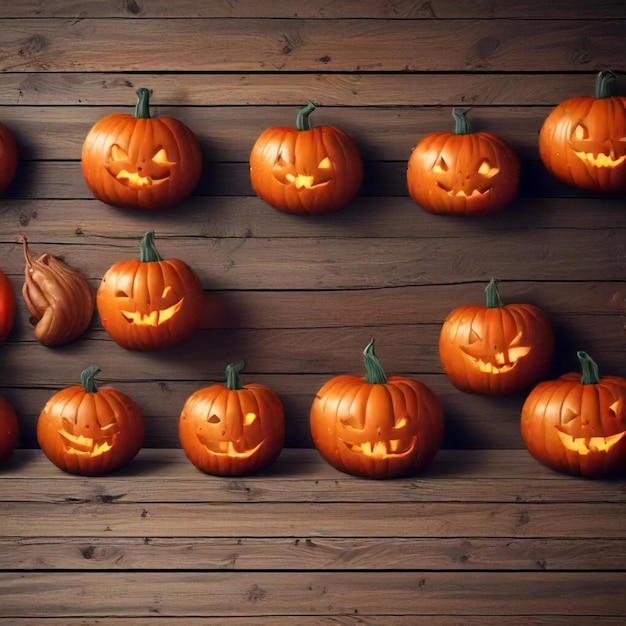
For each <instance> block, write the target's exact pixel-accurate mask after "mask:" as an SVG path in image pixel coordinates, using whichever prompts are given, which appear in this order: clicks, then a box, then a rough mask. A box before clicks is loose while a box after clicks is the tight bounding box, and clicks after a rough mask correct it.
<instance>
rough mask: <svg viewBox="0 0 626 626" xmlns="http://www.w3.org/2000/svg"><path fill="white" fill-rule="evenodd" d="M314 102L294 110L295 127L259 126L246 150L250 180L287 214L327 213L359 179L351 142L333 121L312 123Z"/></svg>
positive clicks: (360, 165) (345, 199)
mask: <svg viewBox="0 0 626 626" xmlns="http://www.w3.org/2000/svg"><path fill="white" fill-rule="evenodd" d="M314 109H315V105H313V104H312V103H309V104H308V105H307V106H305V107H304V108H302V109H301V110H300V111H299V112H298V116H297V119H296V127H295V128H290V127H284V126H275V127H271V128H268V129H267V130H265V131H264V132H263V133H261V135H260V136H259V138H258V139H257V140H256V142H255V144H254V146H253V147H252V151H251V153H250V182H251V183H252V188H253V189H254V191H255V193H256V194H257V195H258V196H259V197H260V198H262V199H263V200H264V201H265V202H267V203H268V204H269V205H271V206H273V207H274V208H275V209H278V210H280V211H286V212H288V213H310V214H318V213H327V212H329V211H336V210H338V209H340V208H342V207H344V206H345V205H346V204H348V203H349V202H351V201H352V200H353V198H354V197H355V196H356V194H357V192H358V190H359V188H360V186H361V182H362V180H363V162H362V159H361V154H360V152H359V149H358V147H357V145H356V144H355V143H354V141H353V140H352V139H351V138H350V137H349V136H348V135H347V134H346V133H345V132H343V131H342V130H340V129H339V128H336V127H335V126H318V127H316V128H313V127H312V126H311V122H310V119H309V116H310V114H311V112H312V111H313V110H314Z"/></svg>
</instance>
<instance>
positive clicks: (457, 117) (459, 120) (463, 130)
mask: <svg viewBox="0 0 626 626" xmlns="http://www.w3.org/2000/svg"><path fill="white" fill-rule="evenodd" d="M468 110H469V109H457V108H454V109H452V117H454V134H455V135H471V134H472V126H471V124H470V122H469V120H468V119H467V117H465V113H466V112H467V111H468Z"/></svg>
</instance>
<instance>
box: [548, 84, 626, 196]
mask: <svg viewBox="0 0 626 626" xmlns="http://www.w3.org/2000/svg"><path fill="white" fill-rule="evenodd" d="M615 78H616V77H615V75H614V74H613V73H612V72H599V73H598V75H597V78H596V86H595V94H594V96H576V97H573V98H569V99H567V100H565V101H564V102H561V103H560V104H559V105H558V106H556V107H555V108H554V110H553V111H552V112H551V113H550V114H549V115H548V117H547V118H546V119H545V121H544V123H543V125H542V127H541V131H540V133H539V153H540V155H541V159H542V161H543V163H544V165H545V167H546V169H547V170H548V171H549V172H550V173H551V174H552V175H553V176H555V177H556V178H558V179H559V180H561V181H562V182H564V183H566V184H568V185H572V186H573V187H578V188H580V189H586V190H591V191H606V192H624V191H626V98H622V97H619V96H611V94H610V85H611V83H612V82H613V81H614V80H615Z"/></svg>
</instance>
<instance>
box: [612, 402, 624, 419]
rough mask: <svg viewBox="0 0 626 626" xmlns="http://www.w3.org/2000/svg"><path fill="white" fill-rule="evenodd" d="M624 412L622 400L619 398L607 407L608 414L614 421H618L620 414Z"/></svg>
mask: <svg viewBox="0 0 626 626" xmlns="http://www.w3.org/2000/svg"><path fill="white" fill-rule="evenodd" d="M623 410H624V400H623V399H622V398H619V399H617V400H615V402H613V404H612V405H611V406H610V407H609V412H610V413H611V414H612V416H613V417H614V418H616V419H620V418H621V417H622V412H623Z"/></svg>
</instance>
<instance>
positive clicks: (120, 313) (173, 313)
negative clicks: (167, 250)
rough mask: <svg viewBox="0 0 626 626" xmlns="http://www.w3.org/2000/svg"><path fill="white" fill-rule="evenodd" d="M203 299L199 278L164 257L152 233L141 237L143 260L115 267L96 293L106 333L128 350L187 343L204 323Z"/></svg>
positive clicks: (173, 260)
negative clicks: (202, 320) (202, 322)
mask: <svg viewBox="0 0 626 626" xmlns="http://www.w3.org/2000/svg"><path fill="white" fill-rule="evenodd" d="M203 300H204V292H203V289H202V285H201V284H200V279H199V278H198V277H197V276H196V274H195V273H194V271H193V270H192V269H191V268H190V267H189V265H187V264H186V263H185V262H184V261H181V260H180V259H163V258H162V257H161V255H160V254H159V252H158V250H157V249H156V246H155V245H154V231H149V232H147V233H146V234H145V235H144V236H143V238H142V240H141V244H140V249H139V259H129V260H126V261H120V262H119V263H115V264H114V265H113V266H111V267H110V268H109V269H108V270H107V271H106V273H105V274H104V276H103V277H102V280H101V281H100V286H99V287H98V291H97V293H96V306H97V307H98V312H99V314H100V319H101V320H102V325H103V326H104V329H105V330H106V331H107V333H109V335H110V336H111V337H112V338H113V339H114V340H115V341H116V342H117V343H118V344H119V345H120V346H122V347H123V348H126V349H127V350H156V349H159V348H166V347H169V346H172V345H174V344H176V343H179V342H181V341H184V340H185V339H187V338H188V337H189V336H190V335H191V333H193V331H194V330H195V329H196V328H197V327H198V325H199V323H200V316H201V314H202V305H203Z"/></svg>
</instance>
